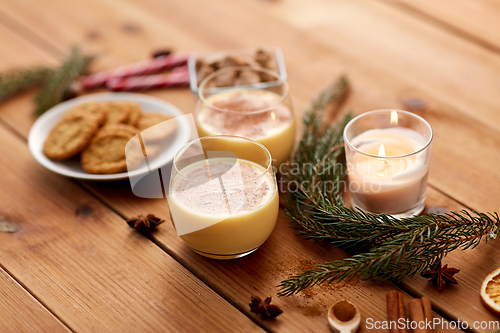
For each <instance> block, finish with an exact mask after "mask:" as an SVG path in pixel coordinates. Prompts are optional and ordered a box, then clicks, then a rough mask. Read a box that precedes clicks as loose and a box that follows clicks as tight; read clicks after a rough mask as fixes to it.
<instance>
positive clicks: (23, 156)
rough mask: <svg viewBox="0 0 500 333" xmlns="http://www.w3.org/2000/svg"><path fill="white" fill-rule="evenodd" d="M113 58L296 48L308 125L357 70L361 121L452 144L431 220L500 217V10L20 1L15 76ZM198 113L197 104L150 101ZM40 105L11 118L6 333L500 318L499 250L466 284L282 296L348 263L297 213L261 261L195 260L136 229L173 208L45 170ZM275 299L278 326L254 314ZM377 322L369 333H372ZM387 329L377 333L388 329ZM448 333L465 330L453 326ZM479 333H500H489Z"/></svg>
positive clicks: (9, 41) (5, 203)
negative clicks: (390, 296) (67, 61)
mask: <svg viewBox="0 0 500 333" xmlns="http://www.w3.org/2000/svg"><path fill="white" fill-rule="evenodd" d="M74 44H78V45H81V46H82V47H83V48H84V50H85V52H86V53H99V54H100V55H101V57H100V58H99V60H98V61H97V62H96V63H95V66H94V67H93V70H95V71H98V70H103V69H107V68H113V67H116V66H118V65H122V64H127V63H130V62H132V61H138V60H142V59H145V58H147V57H148V56H149V54H150V52H151V50H152V49H155V48H158V47H165V46H168V47H173V48H175V49H176V50H196V51H211V50H221V49H232V48H239V47H247V46H258V45H276V46H279V47H281V48H282V49H283V51H284V55H285V60H286V65H287V69H288V73H289V82H290V87H291V93H292V96H293V101H294V105H295V110H296V111H297V119H299V118H300V115H301V112H302V110H304V108H305V106H306V105H307V103H308V101H309V100H310V98H311V97H312V96H314V95H315V94H316V93H318V92H319V91H320V90H321V89H323V88H324V87H325V86H326V85H328V84H329V83H330V82H332V80H333V79H334V78H336V77H337V76H338V75H339V74H340V73H346V74H347V75H348V77H349V79H350V81H351V82H352V86H353V89H352V93H351V94H350V96H349V99H348V101H347V107H349V108H352V109H353V110H355V112H357V113H360V112H364V111H368V110H372V109H378V108H401V109H410V110H411V111H415V112H417V113H418V114H420V115H421V116H423V117H424V118H425V119H427V120H428V121H429V122H430V123H431V125H432V127H433V128H434V131H435V138H434V145H433V153H432V163H431V170H430V178H429V188H428V191H427V206H428V207H443V208H445V209H449V210H459V209H462V208H467V209H474V210H479V211H499V210H500V205H499V201H500V186H499V184H500V167H499V165H500V111H499V110H500V5H499V3H498V2H495V1H493V0H483V1H478V0H461V1H453V0H440V1H434V0H420V1H411V0H394V1H389V0H376V1H375V0H372V1H370V0H310V1H300V0H281V1H279V0H276V1H264V0H240V1H234V0H219V1H217V2H215V1H205V0H189V1H182V0H169V1H156V0H142V1H140V2H139V1H131V0H123V1H117V0H85V1H84V0H80V1H67V0H51V1H32V0H4V1H2V5H1V6H0V45H1V51H0V59H1V62H0V70H6V69H9V68H13V67H18V66H29V65H33V64H46V65H56V64H57V63H58V62H59V61H60V59H61V58H62V57H63V55H64V54H67V52H68V50H69V47H70V46H71V45H74ZM148 94H150V95H153V96H157V97H160V98H162V99H164V100H166V101H168V102H171V103H173V104H174V105H176V106H178V107H179V108H180V109H181V110H183V111H184V112H186V113H189V112H192V111H193V110H194V101H193V98H192V96H191V92H190V91H189V90H188V89H173V90H158V91H153V92H151V93H148ZM32 97H33V93H27V94H24V95H21V96H19V97H16V98H14V99H11V100H9V101H8V102H6V103H3V104H2V105H0V142H1V145H0V156H1V157H0V159H1V164H0V216H2V217H3V219H5V220H8V221H11V222H14V223H16V224H17V225H19V226H20V228H21V229H20V231H18V232H15V233H0V332H59V331H77V332H163V331H165V332H171V331H172V332H173V331H176V332H260V331H273V332H274V331H276V332H328V331H329V328H328V326H327V321H326V317H325V314H326V311H327V308H328V307H329V306H330V305H331V304H333V303H334V302H335V301H337V300H339V299H342V298H347V299H350V300H351V301H353V302H354V303H356V304H357V305H358V306H359V308H360V309H361V311H362V316H363V321H365V320H366V319H367V318H372V319H374V320H385V319H386V310H385V294H386V292H387V291H388V290H391V289H399V290H401V291H402V292H403V293H404V294H405V297H406V299H407V300H408V299H410V298H411V297H418V296H421V295H426V296H428V297H430V298H431V299H432V302H433V304H434V310H435V312H436V314H435V315H436V316H442V317H444V318H445V320H452V321H456V320H458V319H459V320H461V321H464V320H465V321H467V322H468V323H469V324H471V325H472V323H473V322H474V321H483V320H484V321H500V317H498V316H495V315H493V314H492V313H491V312H489V311H487V310H486V309H485V308H484V307H483V306H482V305H481V302H480V298H479V287H480V284H481V281H482V279H483V278H484V277H485V276H486V275H487V274H488V273H489V272H490V271H492V270H493V269H495V268H496V267H498V266H500V246H499V241H492V242H490V243H488V244H487V245H484V244H482V245H480V246H479V247H477V248H476V249H474V250H470V251H467V252H460V251H459V252H455V253H452V254H451V255H449V256H448V257H447V258H446V260H445V263H448V264H449V265H452V266H455V267H458V268H460V269H461V272H460V273H459V274H458V275H457V279H458V281H459V285H458V286H448V287H446V288H445V290H444V291H442V292H438V291H437V290H436V289H435V288H434V287H433V286H432V285H430V284H429V283H428V281H427V280H425V279H423V278H421V277H415V278H413V279H408V280H405V281H403V282H402V283H401V284H397V285H394V284H390V283H382V282H359V281H353V282H349V283H347V282H344V283H339V284H331V285H322V286H317V287H314V288H311V289H309V290H306V291H305V292H302V293H299V294H297V295H294V296H291V297H280V298H277V297H276V292H277V289H276V285H277V284H278V283H279V282H280V281H281V280H283V279H285V278H286V277H288V276H289V275H290V274H293V273H298V272H300V271H302V270H303V269H304V268H309V267H312V266H313V265H314V264H317V263H321V262H324V261H325V260H334V259H338V258H343V257H346V254H345V253H344V252H343V251H341V250H340V249H333V250H326V249H324V248H322V247H319V246H317V245H313V244H312V243H311V242H309V241H305V240H303V239H301V238H300V237H299V236H297V235H296V232H295V231H294V230H293V229H291V228H290V226H291V223H290V222H289V221H288V220H287V217H286V214H285V213H284V212H283V211H281V212H280V216H279V221H278V224H277V226H276V228H275V230H274V232H273V234H272V235H271V237H270V239H269V240H268V241H267V242H266V243H265V244H264V245H263V246H262V247H261V248H260V249H259V250H258V251H256V252H255V253H254V254H252V255H250V256H248V257H246V258H243V259H238V260H234V261H227V262H224V261H214V260H209V259H205V258H203V257H200V256H198V255H196V254H194V253H193V252H192V251H191V250H189V249H188V248H187V247H186V246H185V245H184V244H183V243H182V241H181V239H179V238H178V237H177V235H176V233H175V231H174V229H173V227H172V226H171V224H170V223H165V224H164V225H162V226H161V228H160V229H159V230H158V231H157V232H155V233H153V234H152V236H151V237H150V238H146V237H144V236H142V235H141V234H139V233H137V232H135V231H134V230H133V229H131V228H129V227H128V226H127V224H126V223H125V219H127V218H129V217H133V216H136V215H139V214H147V213H154V214H156V215H158V216H161V217H164V218H168V216H169V212H168V205H167V203H166V201H165V200H151V199H140V198H137V197H134V195H132V194H131V191H130V188H129V184H128V183H127V182H114V183H90V182H89V183H88V182H81V181H75V180H72V179H68V178H64V177H61V176H58V175H56V174H53V173H51V172H50V171H48V170H46V169H44V168H43V167H42V166H40V165H38V164H37V163H36V162H35V161H34V159H33V158H32V157H31V155H30V153H29V151H28V148H27V144H26V138H27V134H28V131H29V129H30V126H31V125H32V124H33V122H34V120H35V118H34V117H33V116H32V112H33V104H32ZM251 295H258V296H261V297H265V296H269V295H271V296H273V302H275V303H276V304H277V305H279V306H281V307H282V308H283V309H284V311H285V312H284V314H283V315H282V316H280V317H279V318H278V319H277V320H262V319H260V318H259V317H258V316H256V315H255V314H253V313H251V312H250V311H249V306H248V303H249V300H250V296H251ZM368 331H370V330H368V329H367V328H366V327H365V325H364V324H363V325H362V328H361V329H360V332H368ZM371 331H373V332H375V331H377V330H371ZM441 331H448V330H447V329H443V330H441ZM471 331H472V332H488V331H489V330H487V329H486V330H485V329H477V330H474V329H472V330H471Z"/></svg>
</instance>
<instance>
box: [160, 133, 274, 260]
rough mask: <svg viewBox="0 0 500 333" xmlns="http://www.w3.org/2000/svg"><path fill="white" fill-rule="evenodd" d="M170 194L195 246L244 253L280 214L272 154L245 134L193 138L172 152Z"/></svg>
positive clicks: (220, 255)
mask: <svg viewBox="0 0 500 333" xmlns="http://www.w3.org/2000/svg"><path fill="white" fill-rule="evenodd" d="M167 199H168V204H169V207H170V214H171V217H172V222H173V224H174V227H175V229H176V231H177V234H178V235H179V236H180V237H181V238H182V239H183V240H184V241H185V242H186V243H187V245H188V246H189V247H191V249H193V250H194V251H195V252H197V253H198V254H201V255H203V256H206V257H209V258H214V259H233V258H239V257H242V256H245V255H247V254H249V253H252V252H253V251H255V250H256V249H257V248H258V247H259V246H260V245H262V243H264V242H265V241H266V239H267V238H268V237H269V235H270V234H271V232H272V230H273V228H274V226H275V224H276V220H277V218H278V210H279V201H278V191H277V185H276V176H275V173H274V170H273V168H272V159H271V155H270V153H269V151H268V150H267V149H266V148H265V147H264V146H263V145H262V144H260V143H259V142H256V141H254V140H251V139H248V138H243V137H237V136H226V135H217V136H207V137H203V138H201V139H197V140H194V141H191V142H190V143H188V144H187V145H186V146H184V147H183V148H182V149H181V150H180V151H179V152H178V153H177V155H176V156H175V158H174V163H173V166H172V175H171V178H170V185H169V189H168V196H167Z"/></svg>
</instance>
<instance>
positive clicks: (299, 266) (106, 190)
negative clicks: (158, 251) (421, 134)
mask: <svg viewBox="0 0 500 333" xmlns="http://www.w3.org/2000/svg"><path fill="white" fill-rule="evenodd" d="M86 187H88V188H89V189H91V190H92V191H93V192H94V193H95V194H96V195H97V196H98V197H100V198H101V199H102V200H103V201H104V202H106V203H107V204H108V205H110V206H112V207H114V208H115V209H117V210H118V211H119V212H120V214H123V215H124V216H127V217H132V216H136V215H138V214H147V213H149V212H154V213H155V214H157V215H158V216H162V217H168V216H169V210H168V204H167V201H166V199H164V200H162V199H139V198H137V197H135V196H134V194H133V193H132V192H131V190H130V184H129V183H128V182H126V181H125V182H119V183H118V182H117V183H116V184H115V185H114V186H113V187H111V186H107V185H106V184H104V183H87V184H86ZM431 192H432V190H431ZM436 195H437V196H438V197H440V196H439V195H438V194H436ZM440 198H441V197H440ZM441 199H442V200H445V199H444V198H441ZM445 201H446V200H445ZM447 202H448V201H447ZM448 203H449V202H448ZM449 204H452V203H449ZM291 226H292V225H291V223H290V221H289V220H288V219H287V218H286V217H285V213H284V212H283V211H282V210H281V211H280V216H279V218H278V222H277V225H276V227H275V229H274V231H273V233H272V234H271V236H270V238H269V239H268V240H267V241H266V242H265V243H264V244H263V245H262V246H261V247H260V248H259V250H257V251H256V252H255V253H253V254H251V255H249V256H248V257H245V258H241V259H238V260H232V261H217V260H211V259H206V258H204V257H201V256H199V255H197V254H195V253H194V252H193V251H191V250H190V249H189V248H188V247H187V246H186V245H185V244H184V243H183V241H182V240H181V239H180V238H179V237H178V236H177V234H176V232H175V229H174V228H173V226H171V225H162V226H161V228H160V229H159V230H158V232H156V233H155V234H154V235H153V240H154V241H155V243H157V244H158V245H159V246H161V247H162V248H164V249H165V250H166V251H167V252H168V253H170V254H171V255H172V256H174V257H175V258H176V259H177V260H179V262H181V263H182V264H183V265H184V266H185V267H188V268H189V270H190V271H192V272H195V273H196V275H197V276H199V277H200V278H201V279H202V280H204V281H206V282H207V283H208V284H210V285H211V286H212V288H214V289H215V290H216V291H217V292H218V293H220V294H221V295H224V296H225V298H230V299H233V300H234V302H236V303H239V304H242V305H243V306H242V311H245V312H246V313H248V315H252V314H251V313H250V312H249V308H248V307H247V306H246V303H247V302H248V300H249V299H250V296H251V295H253V294H257V295H259V296H267V295H271V296H273V297H275V295H276V291H277V288H276V286H277V285H278V284H279V282H280V281H281V280H283V279H285V278H287V277H288V276H289V275H291V274H296V273H299V272H301V271H303V270H305V269H309V268H312V267H313V266H314V265H316V264H319V263H323V262H324V261H332V260H336V259H342V258H345V257H346V254H345V253H344V252H343V251H341V250H340V249H330V250H328V249H325V248H323V247H321V246H319V245H313V244H312V242H310V241H305V240H303V239H302V238H301V237H299V236H298V235H297V232H296V231H295V230H294V229H292V228H290V227H291ZM424 281H425V280H424ZM391 289H396V287H394V286H392V285H391V284H389V283H382V282H361V281H352V282H342V283H334V284H330V285H321V286H315V287H313V288H310V289H308V290H306V291H304V292H301V293H299V294H296V295H293V296H290V297H280V298H278V299H276V298H274V299H275V302H276V304H278V305H279V306H280V307H282V308H283V309H284V311H285V313H284V314H283V315H282V316H281V317H280V320H277V321H275V322H274V321H270V322H263V323H262V324H263V325H266V327H268V328H269V329H271V330H276V331H279V332H296V331H312V332H328V331H329V329H328V327H327V326H326V324H327V322H326V318H325V315H326V312H327V310H328V307H329V306H331V305H332V304H333V303H335V302H336V301H338V300H341V299H343V298H347V299H349V300H351V301H352V302H354V303H355V304H356V305H357V306H358V307H359V308H360V310H361V312H362V314H363V318H362V319H363V321H365V320H366V319H367V318H372V319H373V320H385V319H386V310H385V294H386V292H387V291H389V290H391ZM406 299H407V300H408V299H409V298H408V296H406ZM434 301H435V302H438V301H439V300H438V299H434V298H433V302H434ZM482 312H485V310H484V309H483V311H482ZM474 315H478V316H483V317H484V314H483V313H481V311H480V309H478V311H477V312H476V313H474ZM438 331H439V332H442V331H447V330H438ZM359 332H369V330H367V329H366V328H365V326H364V325H363V324H362V327H361V328H360V331H359Z"/></svg>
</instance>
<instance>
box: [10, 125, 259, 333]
mask: <svg viewBox="0 0 500 333" xmlns="http://www.w3.org/2000/svg"><path fill="white" fill-rule="evenodd" d="M0 156H2V160H3V161H9V163H2V164H1V165H0V184H2V191H0V215H1V216H3V217H4V218H5V219H6V220H8V221H11V222H14V223H17V224H18V225H19V226H20V227H21V230H20V231H19V232H16V233H10V234H6V233H0V244H2V249H1V251H0V263H1V264H2V266H3V267H5V268H6V269H7V270H8V271H9V272H10V273H11V274H12V275H13V276H15V277H16V278H17V279H18V280H19V281H20V282H22V283H23V285H24V286H26V288H28V289H29V290H30V292H31V293H32V294H33V295H36V297H37V298H39V299H41V300H43V302H44V304H45V305H46V306H47V307H48V308H50V310H51V311H52V312H53V313H56V314H57V316H58V317H59V318H61V319H62V320H63V321H64V322H65V323H67V324H68V326H69V327H70V328H71V329H72V330H76V331H86V332H103V331H120V332H138V331H142V332H144V331H155V332H159V331H165V330H168V331H171V332H186V331H202V330H206V331H240V332H247V331H261V329H260V328H259V327H258V326H257V325H256V324H254V323H253V322H252V321H251V320H250V319H248V318H247V317H245V316H244V315H242V314H241V313H240V312H239V311H238V310H237V309H235V308H234V307H233V306H232V305H230V304H229V303H227V302H226V301H225V300H224V299H223V298H222V297H221V296H219V295H218V294H217V293H215V292H214V291H213V290H212V289H210V288H209V287H207V286H206V285H205V284H204V283H203V282H202V281H200V280H199V279H198V278H196V277H195V276H194V275H193V274H192V273H190V272H189V271H188V270H187V269H186V268H184V267H182V265H180V264H179V263H178V262H177V261H175V260H174V259H172V258H171V257H170V256H169V255H167V254H166V253H165V252H164V251H162V250H161V249H160V248H158V247H157V246H156V245H154V244H152V243H151V242H150V241H149V240H148V239H147V238H146V237H144V236H142V235H140V234H139V233H137V232H135V231H134V230H133V229H131V228H130V227H129V226H128V225H127V224H126V223H125V221H123V219H122V218H120V217H119V216H118V215H116V214H115V213H113V212H112V211H111V210H110V209H108V208H107V207H105V206H103V205H102V204H101V203H100V202H98V201H97V200H96V199H95V198H93V197H92V196H90V195H89V194H88V193H86V192H85V191H83V190H82V189H81V188H80V187H78V186H77V185H76V184H75V183H74V182H72V181H71V180H69V179H65V178H62V177H60V176H57V175H55V174H52V173H51V172H49V171H48V170H45V169H43V168H42V167H41V166H39V165H38V164H37V163H36V162H35V161H34V160H33V159H32V158H31V156H30V154H29V152H28V149H27V147H26V143H25V142H23V141H22V140H21V139H19V138H18V137H15V136H14V135H13V134H12V133H9V132H8V131H6V130H5V128H4V127H3V126H0ZM13 297H14V296H13ZM187 309H189V311H187ZM187 312H188V313H189V315H186V313H187ZM221 314H224V315H223V316H221ZM194 318H196V319H194Z"/></svg>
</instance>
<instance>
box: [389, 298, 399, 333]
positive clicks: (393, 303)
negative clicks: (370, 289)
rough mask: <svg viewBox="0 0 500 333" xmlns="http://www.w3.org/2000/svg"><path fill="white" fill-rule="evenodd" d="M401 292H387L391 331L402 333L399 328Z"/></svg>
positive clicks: (392, 332)
mask: <svg viewBox="0 0 500 333" xmlns="http://www.w3.org/2000/svg"><path fill="white" fill-rule="evenodd" d="M398 294H399V293H398V292H397V291H396V290H391V291H389V292H387V295H386V300H387V319H388V320H389V331H390V332H391V333H401V332H400V331H399V328H398V319H399V295H398Z"/></svg>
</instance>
